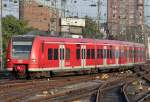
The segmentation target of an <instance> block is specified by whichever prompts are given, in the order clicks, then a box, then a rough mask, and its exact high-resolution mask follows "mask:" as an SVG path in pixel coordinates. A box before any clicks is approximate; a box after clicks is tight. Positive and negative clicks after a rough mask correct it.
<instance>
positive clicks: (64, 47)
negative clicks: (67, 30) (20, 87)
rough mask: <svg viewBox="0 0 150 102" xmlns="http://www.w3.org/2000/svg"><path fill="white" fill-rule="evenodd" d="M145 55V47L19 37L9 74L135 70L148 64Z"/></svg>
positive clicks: (12, 49)
mask: <svg viewBox="0 0 150 102" xmlns="http://www.w3.org/2000/svg"><path fill="white" fill-rule="evenodd" d="M145 53H146V49H145V46H144V45H143V44H138V43H131V42H124V41H115V40H97V39H77V38H55V37H45V36H17V37H13V38H12V39H11V41H10V43H9V45H8V49H7V70H8V71H12V72H15V73H25V75H29V74H30V73H33V72H53V71H54V72H55V71H80V70H91V69H112V68H124V67H133V66H134V65H142V64H144V63H145V62H146V54H145ZM121 66H122V67H121Z"/></svg>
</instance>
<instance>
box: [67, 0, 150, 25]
mask: <svg viewBox="0 0 150 102" xmlns="http://www.w3.org/2000/svg"><path fill="white" fill-rule="evenodd" d="M67 1H68V3H67V5H66V6H67V9H69V10H70V11H71V12H73V14H72V13H70V15H73V16H79V17H84V16H86V15H88V16H91V17H93V18H94V19H96V16H97V7H91V6H89V5H90V4H96V2H97V0H67ZM74 1H77V2H74ZM100 1H101V6H100V10H101V15H100V18H101V22H106V20H107V0H100ZM144 7H145V11H144V15H145V20H144V21H145V23H146V24H148V25H149V26H150V0H145V4H144ZM68 15H69V14H68Z"/></svg>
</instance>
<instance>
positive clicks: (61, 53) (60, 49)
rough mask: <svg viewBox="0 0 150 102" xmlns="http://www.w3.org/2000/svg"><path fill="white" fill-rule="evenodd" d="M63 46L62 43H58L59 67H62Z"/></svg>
mask: <svg viewBox="0 0 150 102" xmlns="http://www.w3.org/2000/svg"><path fill="white" fill-rule="evenodd" d="M64 54H65V46H64V44H61V45H59V68H61V69H64V68H65V66H64V63H65V62H64V57H65V55H64Z"/></svg>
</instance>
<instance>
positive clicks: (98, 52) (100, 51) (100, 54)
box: [97, 49, 103, 58]
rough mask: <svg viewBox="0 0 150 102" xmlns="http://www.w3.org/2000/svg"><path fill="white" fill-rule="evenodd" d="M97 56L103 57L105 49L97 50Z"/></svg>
mask: <svg viewBox="0 0 150 102" xmlns="http://www.w3.org/2000/svg"><path fill="white" fill-rule="evenodd" d="M97 58H103V49H98V50H97Z"/></svg>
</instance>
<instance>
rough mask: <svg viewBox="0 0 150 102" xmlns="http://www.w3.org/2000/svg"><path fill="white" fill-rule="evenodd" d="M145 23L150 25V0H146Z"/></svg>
mask: <svg viewBox="0 0 150 102" xmlns="http://www.w3.org/2000/svg"><path fill="white" fill-rule="evenodd" d="M144 12H145V23H146V24H148V25H149V26H150V0H145V11H144Z"/></svg>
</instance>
